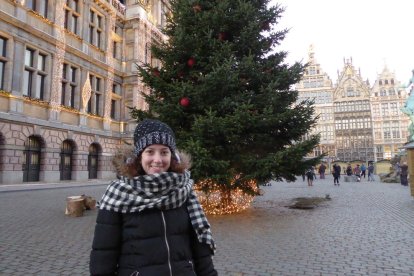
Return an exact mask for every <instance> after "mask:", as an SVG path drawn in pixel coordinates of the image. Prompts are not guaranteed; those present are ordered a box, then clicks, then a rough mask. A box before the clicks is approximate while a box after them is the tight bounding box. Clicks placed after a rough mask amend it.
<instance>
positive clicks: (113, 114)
mask: <svg viewBox="0 0 414 276" xmlns="http://www.w3.org/2000/svg"><path fill="white" fill-rule="evenodd" d="M116 114H117V101H116V100H111V118H112V119H116Z"/></svg>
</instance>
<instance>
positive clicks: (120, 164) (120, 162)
mask: <svg viewBox="0 0 414 276" xmlns="http://www.w3.org/2000/svg"><path fill="white" fill-rule="evenodd" d="M177 154H178V156H179V159H180V162H178V160H177V159H176V158H175V157H174V156H173V155H171V164H170V168H169V169H168V171H169V172H176V173H183V172H184V171H185V170H186V169H189V168H190V167H191V157H190V155H188V154H187V153H184V152H178V151H177ZM112 164H113V165H114V167H115V170H116V172H117V174H118V175H122V176H126V177H128V178H132V177H134V176H140V175H145V174H146V173H145V171H144V169H143V168H142V165H141V154H140V155H139V156H136V155H135V154H134V149H133V148H129V149H124V150H120V151H119V152H118V153H117V154H115V156H114V158H113V159H112Z"/></svg>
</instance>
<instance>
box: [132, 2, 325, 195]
mask: <svg viewBox="0 0 414 276" xmlns="http://www.w3.org/2000/svg"><path fill="white" fill-rule="evenodd" d="M268 2H269V1H267V0H256V1H248V0H210V1H208V0H198V1H197V0H173V1H171V16H170V17H169V21H168V24H167V27H166V28H165V30H164V32H165V34H166V35H167V36H168V37H169V40H168V41H166V42H165V43H162V44H154V45H153V47H152V55H153V57H155V58H157V59H158V60H159V61H160V62H161V64H162V67H160V68H157V67H152V66H151V65H150V64H139V65H138V67H139V73H140V75H141V77H142V79H143V81H144V83H145V84H146V85H148V86H149V87H150V88H151V89H150V94H148V95H146V96H145V100H146V101H147V103H148V107H149V108H148V110H137V109H134V110H133V111H132V115H133V117H134V118H136V119H138V120H142V119H144V118H154V117H157V118H159V119H160V120H162V121H164V122H166V123H167V124H169V125H170V126H171V127H172V129H173V130H174V131H175V133H176V137H177V144H178V147H179V148H180V149H182V150H184V151H186V152H188V153H189V154H190V155H191V156H192V163H193V166H192V170H191V171H192V177H193V178H194V179H195V181H196V182H197V181H201V180H206V179H208V180H211V181H213V182H214V183H218V185H220V187H221V188H222V189H223V190H229V189H235V188H241V189H242V190H243V191H245V192H247V193H249V192H254V191H255V190H254V189H252V187H251V185H248V184H247V183H251V181H252V180H254V181H255V183H264V182H267V181H269V180H282V179H286V180H288V181H292V180H295V179H296V178H295V175H301V174H302V173H303V172H304V171H305V170H306V169H307V168H309V167H310V166H311V165H314V164H315V163H317V162H318V159H311V160H306V159H304V156H305V155H306V154H307V153H308V152H310V151H311V150H312V149H313V148H314V147H315V146H316V145H317V144H318V141H319V137H318V136H309V138H308V139H303V137H304V135H305V134H307V133H308V132H309V130H310V129H311V128H312V127H313V126H314V124H315V118H314V116H313V112H314V109H313V106H312V104H313V103H312V102H310V101H303V102H300V103H298V102H297V91H295V90H294V89H292V85H293V84H295V83H297V82H298V81H299V80H300V79H301V77H302V75H303V72H304V67H305V65H304V64H301V63H300V62H297V63H294V64H293V65H289V64H287V63H285V62H284V60H285V58H286V56H287V52H285V51H277V47H278V45H279V44H280V43H281V41H282V40H283V39H284V38H285V35H286V34H287V33H288V30H286V29H283V30H278V31H276V30H275V29H276V26H277V23H278V22H279V20H280V19H281V15H282V13H283V11H284V8H283V7H281V6H280V5H276V6H273V7H268ZM211 181H210V182H205V183H207V184H205V186H204V187H203V189H206V190H208V189H209V187H210V186H209V185H210V184H211ZM208 183H210V184H208Z"/></svg>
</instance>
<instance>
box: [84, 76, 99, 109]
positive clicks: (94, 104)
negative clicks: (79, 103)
mask: <svg viewBox="0 0 414 276" xmlns="http://www.w3.org/2000/svg"><path fill="white" fill-rule="evenodd" d="M89 80H90V82H91V88H92V91H91V98H90V99H89V102H88V106H87V110H86V111H87V112H89V113H92V114H96V115H99V116H102V108H101V107H102V78H100V77H98V76H95V75H92V74H91V75H90V76H89Z"/></svg>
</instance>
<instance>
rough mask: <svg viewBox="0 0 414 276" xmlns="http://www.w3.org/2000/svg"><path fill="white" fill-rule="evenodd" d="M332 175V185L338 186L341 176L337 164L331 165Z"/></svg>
mask: <svg viewBox="0 0 414 276" xmlns="http://www.w3.org/2000/svg"><path fill="white" fill-rule="evenodd" d="M332 175H333V177H334V185H335V186H336V185H338V186H339V176H340V175H341V167H340V166H339V165H337V164H334V165H333V169H332Z"/></svg>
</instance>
